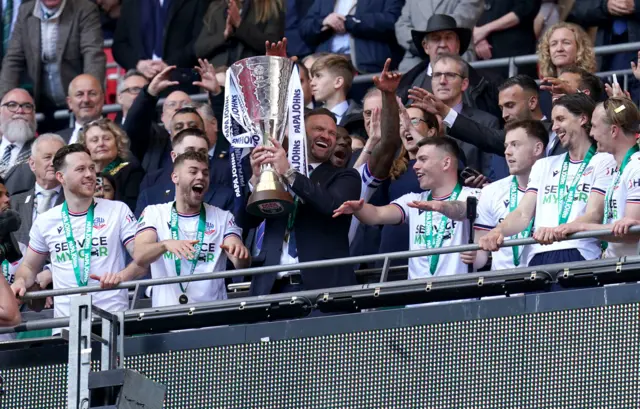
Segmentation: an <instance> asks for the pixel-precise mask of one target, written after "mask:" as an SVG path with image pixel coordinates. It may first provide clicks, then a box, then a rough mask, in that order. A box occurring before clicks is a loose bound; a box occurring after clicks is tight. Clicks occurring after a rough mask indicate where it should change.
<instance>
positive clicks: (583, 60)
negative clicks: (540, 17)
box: [538, 22, 596, 78]
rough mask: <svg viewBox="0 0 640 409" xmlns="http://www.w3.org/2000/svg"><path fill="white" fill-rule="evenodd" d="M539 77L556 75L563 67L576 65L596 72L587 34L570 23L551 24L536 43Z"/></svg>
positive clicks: (594, 58)
mask: <svg viewBox="0 0 640 409" xmlns="http://www.w3.org/2000/svg"><path fill="white" fill-rule="evenodd" d="M538 61H539V68H540V77H541V78H545V77H558V75H559V74H560V73H561V72H562V68H563V67H567V66H570V65H575V66H578V67H579V68H582V69H584V70H586V71H588V72H590V73H594V72H596V55H595V52H594V50H593V43H592V41H591V38H589V35H588V34H587V33H586V32H585V31H584V30H583V29H582V28H581V27H580V26H577V25H575V24H572V23H564V22H563V23H558V24H554V25H553V26H551V27H550V28H549V29H548V30H547V31H546V32H545V33H544V35H543V36H542V39H541V40H540V42H539V43H538Z"/></svg>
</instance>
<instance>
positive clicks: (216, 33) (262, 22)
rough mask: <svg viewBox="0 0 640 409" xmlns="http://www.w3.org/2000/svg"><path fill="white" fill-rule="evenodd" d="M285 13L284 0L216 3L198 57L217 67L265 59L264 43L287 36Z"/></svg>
mask: <svg viewBox="0 0 640 409" xmlns="http://www.w3.org/2000/svg"><path fill="white" fill-rule="evenodd" d="M240 9H242V12H240ZM284 12H285V8H284V5H283V0H253V1H251V2H248V1H245V2H241V1H239V0H232V1H227V0H213V1H212V2H211V4H209V8H208V9H207V12H206V14H204V25H203V28H202V31H201V32H200V35H199V36H198V39H197V40H196V42H195V50H196V55H197V56H198V58H202V59H205V60H208V61H209V62H211V64H213V65H214V66H216V67H218V66H222V65H225V66H230V65H231V64H233V63H234V62H236V61H238V60H241V59H243V58H248V57H254V56H257V55H264V44H265V41H269V42H272V43H275V42H277V41H278V40H279V39H281V38H282V37H283V36H284V18H285V16H284V14H285V13H284Z"/></svg>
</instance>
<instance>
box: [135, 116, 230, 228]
mask: <svg viewBox="0 0 640 409" xmlns="http://www.w3.org/2000/svg"><path fill="white" fill-rule="evenodd" d="M171 142H172V144H173V148H172V150H171V160H172V161H173V160H175V158H176V157H177V156H178V155H180V154H182V153H184V152H187V151H191V150H195V151H199V152H202V153H203V154H207V153H208V152H209V151H210V150H211V144H210V140H209V139H208V138H207V136H206V135H205V133H204V132H202V131H201V130H199V129H195V128H187V129H184V130H182V131H180V132H178V133H177V134H176V135H175V137H174V138H173V140H172V141H171ZM210 163H211V162H210ZM209 166H210V174H211V177H210V180H211V183H210V184H209V189H208V190H207V193H206V194H205V196H204V201H205V202H206V203H208V204H210V205H212V206H216V207H218V208H220V209H223V210H229V211H231V210H232V208H233V197H234V196H233V191H232V190H231V188H230V187H228V186H223V185H220V184H217V183H214V182H213V179H214V178H213V173H214V172H215V170H213V169H212V168H211V164H210V165H209ZM227 167H228V165H227ZM172 171H173V167H171V168H170V170H169V171H168V172H167V171H166V170H164V169H162V170H160V171H158V172H157V173H156V174H152V175H150V176H151V179H152V180H147V184H148V185H147V187H146V188H143V187H142V186H141V187H140V195H139V196H138V202H137V204H136V211H135V213H136V216H140V214H141V213H142V211H143V210H144V209H145V207H147V206H149V205H153V204H160V203H167V202H170V201H172V200H174V199H175V194H176V192H175V184H174V183H173V181H172V180H171V173H172Z"/></svg>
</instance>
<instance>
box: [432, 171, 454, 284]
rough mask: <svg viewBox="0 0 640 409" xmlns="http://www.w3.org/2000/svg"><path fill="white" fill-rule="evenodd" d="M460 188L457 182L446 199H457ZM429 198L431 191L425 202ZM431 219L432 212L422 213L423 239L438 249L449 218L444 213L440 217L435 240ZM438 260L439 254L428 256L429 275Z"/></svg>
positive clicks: (451, 200) (434, 270) (434, 268)
mask: <svg viewBox="0 0 640 409" xmlns="http://www.w3.org/2000/svg"><path fill="white" fill-rule="evenodd" d="M461 190H462V186H460V183H458V184H457V185H456V187H455V188H454V189H453V192H452V193H451V196H449V199H448V201H450V202H453V201H455V200H457V199H458V195H459V194H460V191H461ZM431 200H432V197H431V192H429V196H427V202H429V201H431ZM432 221H433V212H426V213H425V215H424V228H425V235H424V238H425V240H424V241H425V243H426V244H427V248H428V249H434V248H436V249H438V248H440V247H442V241H443V240H444V233H445V228H446V227H447V222H448V221H449V218H448V217H446V216H445V215H442V218H441V219H440V224H439V225H438V233H437V234H436V237H435V242H434V239H433V223H432ZM439 260H440V254H434V255H432V256H430V257H429V272H430V273H431V275H434V274H435V273H436V268H437V267H438V261H439Z"/></svg>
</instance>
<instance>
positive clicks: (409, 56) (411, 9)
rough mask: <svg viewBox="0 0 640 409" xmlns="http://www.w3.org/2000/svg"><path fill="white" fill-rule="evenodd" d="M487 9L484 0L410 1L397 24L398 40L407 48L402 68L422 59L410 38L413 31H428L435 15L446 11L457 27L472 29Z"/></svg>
mask: <svg viewBox="0 0 640 409" xmlns="http://www.w3.org/2000/svg"><path fill="white" fill-rule="evenodd" d="M483 12H484V0H407V1H406V3H405V4H404V7H402V12H401V13H400V17H399V18H398V20H397V21H396V23H395V32H396V38H397V39H398V43H399V44H400V45H401V46H402V48H404V49H405V51H406V52H405V55H404V59H403V60H402V62H401V63H400V67H399V68H400V70H402V71H406V70H409V69H411V68H412V67H414V66H415V65H416V64H419V63H420V61H421V60H422V59H421V58H420V56H419V54H417V50H416V49H415V46H414V44H413V40H412V39H411V30H425V29H426V28H427V21H428V20H429V18H430V17H431V16H433V15H434V14H446V15H448V16H451V17H453V18H454V19H455V20H456V23H457V26H458V27H464V28H469V29H473V27H474V26H475V25H476V22H477V21H478V19H479V18H480V16H481V15H482V13H483Z"/></svg>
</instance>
